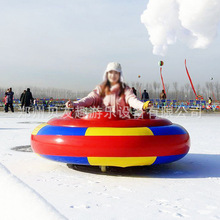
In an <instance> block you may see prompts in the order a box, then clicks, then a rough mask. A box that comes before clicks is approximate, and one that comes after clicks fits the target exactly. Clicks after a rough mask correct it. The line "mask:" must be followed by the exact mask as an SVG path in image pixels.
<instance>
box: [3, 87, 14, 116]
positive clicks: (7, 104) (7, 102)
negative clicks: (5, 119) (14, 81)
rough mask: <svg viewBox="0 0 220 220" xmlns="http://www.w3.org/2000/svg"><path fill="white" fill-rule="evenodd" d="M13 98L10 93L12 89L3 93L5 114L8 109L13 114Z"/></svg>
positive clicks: (12, 93)
mask: <svg viewBox="0 0 220 220" xmlns="http://www.w3.org/2000/svg"><path fill="white" fill-rule="evenodd" d="M13 97H14V92H12V88H10V89H8V90H7V91H6V92H5V112H8V107H10V109H11V111H12V112H14V107H13Z"/></svg>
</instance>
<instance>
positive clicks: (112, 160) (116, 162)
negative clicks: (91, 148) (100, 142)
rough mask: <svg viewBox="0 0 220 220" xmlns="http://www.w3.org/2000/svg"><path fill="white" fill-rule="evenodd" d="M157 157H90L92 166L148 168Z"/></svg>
mask: <svg viewBox="0 0 220 220" xmlns="http://www.w3.org/2000/svg"><path fill="white" fill-rule="evenodd" d="M156 159H157V157H88V161H89V164H90V165H92V166H116V167H130V166H147V165H152V164H153V163H154V161H155V160H156Z"/></svg>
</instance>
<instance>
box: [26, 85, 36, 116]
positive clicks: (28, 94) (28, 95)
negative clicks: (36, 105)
mask: <svg viewBox="0 0 220 220" xmlns="http://www.w3.org/2000/svg"><path fill="white" fill-rule="evenodd" d="M33 100H34V99H33V96H32V93H31V91H30V88H27V91H26V92H25V95H24V106H25V108H26V111H27V113H28V109H29V107H30V106H31V104H32V103H33Z"/></svg>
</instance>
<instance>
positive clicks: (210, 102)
mask: <svg viewBox="0 0 220 220" xmlns="http://www.w3.org/2000/svg"><path fill="white" fill-rule="evenodd" d="M208 103H209V105H212V98H211V97H209V100H208Z"/></svg>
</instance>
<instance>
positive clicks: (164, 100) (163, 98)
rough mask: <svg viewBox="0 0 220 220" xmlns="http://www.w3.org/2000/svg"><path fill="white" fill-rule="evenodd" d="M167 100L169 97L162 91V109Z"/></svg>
mask: <svg viewBox="0 0 220 220" xmlns="http://www.w3.org/2000/svg"><path fill="white" fill-rule="evenodd" d="M166 98H167V95H166V93H165V91H164V90H162V92H161V93H160V101H161V104H162V107H163V106H164V105H165V102H166Z"/></svg>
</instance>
